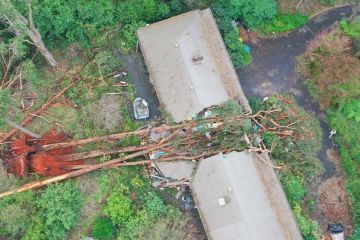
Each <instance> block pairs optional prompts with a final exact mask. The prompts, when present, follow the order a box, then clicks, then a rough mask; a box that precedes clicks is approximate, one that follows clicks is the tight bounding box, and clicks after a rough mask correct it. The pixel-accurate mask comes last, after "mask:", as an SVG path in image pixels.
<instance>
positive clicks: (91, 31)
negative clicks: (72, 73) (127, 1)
mask: <svg viewBox="0 0 360 240" xmlns="http://www.w3.org/2000/svg"><path fill="white" fill-rule="evenodd" d="M32 6H33V12H34V14H33V15H34V21H35V22H36V25H37V27H38V28H39V30H40V32H41V35H42V36H43V38H44V40H45V41H46V42H47V44H48V45H50V46H52V47H57V46H58V45H60V46H63V47H64V46H66V45H67V44H68V43H74V42H79V43H81V44H82V45H83V46H88V45H89V43H90V40H91V38H94V37H95V36H97V35H98V34H100V30H101V29H102V28H103V27H106V26H109V25H114V24H115V23H116V21H115V16H114V14H115V5H114V3H113V1H111V0H98V1H85V0H78V1H71V0H44V1H40V0H34V1H32Z"/></svg>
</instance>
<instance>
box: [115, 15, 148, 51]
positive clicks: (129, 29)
mask: <svg viewBox="0 0 360 240" xmlns="http://www.w3.org/2000/svg"><path fill="white" fill-rule="evenodd" d="M145 24H146V23H145V22H142V21H140V22H132V23H129V24H126V25H125V26H124V27H123V29H122V30H121V36H122V38H121V39H122V41H121V46H120V48H121V49H122V50H123V51H128V50H130V49H132V48H135V47H136V43H137V36H136V31H137V30H138V29H139V28H141V27H143V26H145Z"/></svg>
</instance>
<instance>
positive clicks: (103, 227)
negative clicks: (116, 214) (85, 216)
mask: <svg viewBox="0 0 360 240" xmlns="http://www.w3.org/2000/svg"><path fill="white" fill-rule="evenodd" d="M114 232H115V229H114V226H113V224H112V223H111V219H110V218H106V217H99V218H96V220H95V226H94V229H93V232H92V236H93V237H94V238H95V239H96V240H112V239H114Z"/></svg>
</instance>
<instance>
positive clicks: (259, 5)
mask: <svg viewBox="0 0 360 240" xmlns="http://www.w3.org/2000/svg"><path fill="white" fill-rule="evenodd" d="M233 1H234V0H233ZM239 1H241V2H242V4H243V5H242V6H241V12H242V15H241V16H242V18H243V19H244V21H245V22H246V24H247V25H248V26H249V27H251V28H255V27H257V26H259V25H260V24H261V23H263V22H265V21H269V20H271V19H272V18H273V17H274V16H275V15H276V13H277V4H276V2H275V1H274V0H252V1H248V0H239Z"/></svg>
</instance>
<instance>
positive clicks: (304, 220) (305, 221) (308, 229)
mask: <svg viewBox="0 0 360 240" xmlns="http://www.w3.org/2000/svg"><path fill="white" fill-rule="evenodd" d="M293 211H294V215H295V218H296V221H297V223H298V225H299V228H300V231H301V234H302V235H303V236H304V238H305V239H320V238H319V229H318V225H317V223H316V222H315V221H311V220H310V219H309V218H308V217H307V216H305V215H303V213H302V209H301V207H300V205H299V204H297V203H296V204H295V205H294V207H293Z"/></svg>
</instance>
